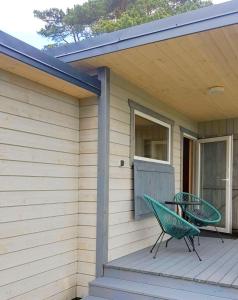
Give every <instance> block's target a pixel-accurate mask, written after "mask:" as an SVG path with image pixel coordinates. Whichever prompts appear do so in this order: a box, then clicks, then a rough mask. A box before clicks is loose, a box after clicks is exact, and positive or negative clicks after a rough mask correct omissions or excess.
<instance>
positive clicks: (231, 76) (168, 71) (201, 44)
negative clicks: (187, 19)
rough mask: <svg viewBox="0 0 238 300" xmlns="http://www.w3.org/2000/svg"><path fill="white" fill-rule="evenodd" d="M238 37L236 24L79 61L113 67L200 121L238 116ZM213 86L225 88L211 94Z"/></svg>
mask: <svg viewBox="0 0 238 300" xmlns="http://www.w3.org/2000/svg"><path fill="white" fill-rule="evenodd" d="M237 36H238V26H237V24H236V25H231V26H226V27H223V28H219V29H214V30H208V31H204V32H200V33H196V34H191V35H186V36H182V37H178V38H174V39H169V40H166V41H162V42H156V43H151V44H147V45H141V46H137V47H134V48H129V49H125V50H122V51H117V52H114V53H109V54H105V55H101V56H97V57H94V58H89V59H85V60H81V61H78V62H75V63H74V65H76V66H77V67H81V68H85V69H86V70H91V69H94V68H97V67H100V66H108V67H109V68H111V70H112V71H113V72H115V73H116V74H117V75H119V76H121V77H122V78H124V79H125V80H126V81H128V83H131V84H134V85H136V86H137V88H139V89H142V90H144V91H146V92H147V93H149V94H150V96H151V97H153V98H155V99H157V100H158V101H162V102H164V103H166V104H168V105H169V106H171V108H173V109H175V110H176V111H178V112H181V113H183V114H184V115H186V116H188V117H190V118H192V119H194V120H197V121H205V120H214V119H224V118H231V117H237V114H238V113H237V107H238V104H237V101H236V99H237V96H238V91H237V88H236V76H237V64H238V60H237V56H236V50H235V49H236V48H237V46H238V44H237V43H238V42H237V40H238V39H237ZM212 86H224V87H225V93H224V94H221V95H209V94H208V92H207V90H208V88H209V87H212ZM114 96H115V95H114V94H113V97H114ZM121 109H122V110H124V106H121Z"/></svg>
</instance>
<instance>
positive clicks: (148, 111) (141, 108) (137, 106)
mask: <svg viewBox="0 0 238 300" xmlns="http://www.w3.org/2000/svg"><path fill="white" fill-rule="evenodd" d="M128 103H129V106H130V107H131V108H133V109H134V110H139V111H141V112H143V113H144V114H147V115H149V116H151V117H153V118H156V119H158V120H160V121H163V122H165V123H168V124H170V125H174V121H173V120H171V119H169V118H167V117H165V116H163V115H161V114H159V113H157V112H155V111H153V110H152V109H150V108H148V107H145V106H143V105H141V104H139V103H137V102H135V101H133V100H130V99H129V100H128Z"/></svg>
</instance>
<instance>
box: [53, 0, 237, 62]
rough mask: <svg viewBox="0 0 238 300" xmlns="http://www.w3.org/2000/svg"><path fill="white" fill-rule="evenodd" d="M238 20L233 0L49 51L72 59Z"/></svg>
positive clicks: (147, 42) (226, 24)
mask: <svg viewBox="0 0 238 300" xmlns="http://www.w3.org/2000/svg"><path fill="white" fill-rule="evenodd" d="M237 23H238V1H237V0H233V1H229V2H226V3H222V4H218V5H212V6H209V7H205V8H201V9H198V10H194V11H190V12H187V13H183V14H180V15H177V16H172V17H168V18H164V19H161V20H156V21H153V22H150V23H146V24H142V25H138V26H134V27H130V28H127V29H123V30H119V31H115V32H112V33H106V34H102V35H100V36H97V37H95V38H92V39H88V40H84V41H81V42H78V43H74V44H68V45H65V46H61V47H58V48H53V49H50V50H49V51H48V53H49V54H50V55H52V56H55V57H57V58H60V59H61V60H62V61H64V62H72V61H77V60H81V59H86V58H90V57H94V56H98V55H103V54H106V53H111V52H116V51H120V50H123V49H128V48H133V47H136V46H140V45H145V44H149V43H154V42H158V41H163V40H167V39H171V38H175V37H179V36H183V35H187V34H192V33H197V32H201V31H206V30H210V29H215V28H219V27H224V26H228V25H232V24H237Z"/></svg>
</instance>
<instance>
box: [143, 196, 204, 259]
mask: <svg viewBox="0 0 238 300" xmlns="http://www.w3.org/2000/svg"><path fill="white" fill-rule="evenodd" d="M144 200H145V201H146V203H147V204H148V206H149V207H150V209H151V210H152V212H153V213H154V216H155V218H156V219H157V221H158V223H159V225H160V227H161V230H162V232H161V233H160V235H159V237H158V239H157V240H156V242H155V244H154V245H153V247H152V249H151V250H150V252H151V253H152V252H153V250H154V248H155V247H156V245H157V243H158V242H159V244H158V247H157V250H156V251H155V254H154V258H156V256H157V253H158V251H159V248H160V245H161V243H162V241H163V238H164V235H165V234H166V233H167V234H169V235H170V236H171V238H170V239H172V238H176V239H184V241H185V243H186V245H187V247H188V249H189V252H190V251H191V250H190V247H189V244H188V242H189V243H190V244H191V246H192V249H193V251H195V253H196V254H197V256H198V258H199V260H200V261H201V258H200V257H199V255H198V253H197V251H196V249H195V246H194V241H193V237H194V236H199V234H200V230H199V229H198V228H197V227H196V226H194V225H192V224H190V223H189V222H187V221H186V220H184V219H183V218H181V217H180V216H179V215H178V214H176V213H175V212H173V211H172V210H170V209H169V208H168V207H166V206H165V205H163V204H162V203H161V202H159V201H157V200H155V199H153V198H152V197H150V196H148V195H144ZM187 240H188V242H187ZM166 247H167V242H166Z"/></svg>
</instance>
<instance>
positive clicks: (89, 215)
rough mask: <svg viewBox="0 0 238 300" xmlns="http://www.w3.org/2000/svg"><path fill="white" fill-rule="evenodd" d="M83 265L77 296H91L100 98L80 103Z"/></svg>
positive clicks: (81, 246)
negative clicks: (89, 286)
mask: <svg viewBox="0 0 238 300" xmlns="http://www.w3.org/2000/svg"><path fill="white" fill-rule="evenodd" d="M79 105H80V111H79V116H80V122H79V124H80V158H79V161H80V163H79V165H80V167H79V244H78V245H79V250H78V252H79V255H78V257H79V262H78V274H77V296H78V297H84V296H86V295H87V294H88V283H89V282H90V281H92V280H93V279H94V277H95V266H96V264H95V263H96V261H95V259H96V201H97V139H98V138H97V129H98V106H97V99H96V98H90V99H87V100H80V103H79Z"/></svg>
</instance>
